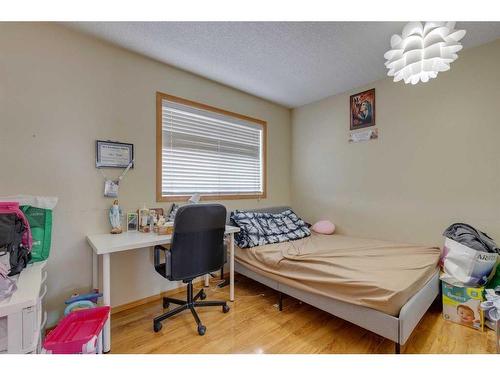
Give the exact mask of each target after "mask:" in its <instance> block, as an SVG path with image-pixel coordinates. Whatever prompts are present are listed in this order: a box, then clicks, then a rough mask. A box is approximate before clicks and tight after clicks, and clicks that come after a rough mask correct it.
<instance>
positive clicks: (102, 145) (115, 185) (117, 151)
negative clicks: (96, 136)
mask: <svg viewBox="0 0 500 375" xmlns="http://www.w3.org/2000/svg"><path fill="white" fill-rule="evenodd" d="M95 164H96V168H98V169H99V172H100V173H101V174H102V176H103V177H104V196H105V197H109V198H117V197H118V189H119V187H120V182H121V180H122V179H123V177H125V175H126V174H127V172H128V171H129V169H130V168H133V167H134V145H133V144H131V143H122V142H112V141H96V163H95ZM101 168H125V170H124V171H123V172H122V174H121V175H120V176H119V177H118V178H117V179H115V180H113V179H110V178H108V177H107V176H106V174H105V173H104V172H103V170H102V169H101Z"/></svg>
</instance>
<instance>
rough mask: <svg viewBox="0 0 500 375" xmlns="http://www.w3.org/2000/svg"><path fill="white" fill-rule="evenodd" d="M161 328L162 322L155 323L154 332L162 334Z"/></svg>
mask: <svg viewBox="0 0 500 375" xmlns="http://www.w3.org/2000/svg"><path fill="white" fill-rule="evenodd" d="M161 327H162V326H161V323H160V322H158V323H153V331H155V332H160V330H161Z"/></svg>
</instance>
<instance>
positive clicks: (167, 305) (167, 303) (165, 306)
mask: <svg viewBox="0 0 500 375" xmlns="http://www.w3.org/2000/svg"><path fill="white" fill-rule="evenodd" d="M169 306H170V302H168V301H167V300H166V299H163V308H164V309H166V308H168V307H169Z"/></svg>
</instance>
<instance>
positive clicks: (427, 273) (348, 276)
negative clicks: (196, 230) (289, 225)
mask: <svg viewBox="0 0 500 375" xmlns="http://www.w3.org/2000/svg"><path fill="white" fill-rule="evenodd" d="M439 253H440V251H439V249H438V248H433V247H423V246H414V245H406V244H396V243H391V242H385V241H378V240H369V239H361V238H353V237H347V236H343V235H338V234H334V235H330V236H327V235H321V234H314V233H313V234H312V235H311V236H310V237H307V238H304V239H301V240H297V241H290V242H284V243H279V244H272V245H265V246H258V247H254V248H250V249H240V248H236V251H235V256H236V260H237V261H238V262H240V263H242V264H243V265H245V266H247V267H248V268H250V269H252V270H254V271H255V272H258V273H261V274H263V275H265V276H268V277H270V278H273V279H275V280H277V281H279V282H282V283H285V284H287V285H289V286H292V287H295V288H299V289H302V290H305V291H308V292H312V293H316V294H320V295H324V296H327V297H331V298H335V299H338V300H341V301H345V302H349V303H353V304H355V305H362V306H366V307H370V308H373V309H376V310H379V311H382V312H385V313H387V314H390V315H394V316H397V315H398V314H399V311H400V309H401V307H402V306H403V305H404V304H405V303H406V302H407V301H408V300H409V299H410V298H411V297H412V296H413V295H414V294H415V293H416V292H417V291H419V290H420V289H421V288H422V287H423V286H424V285H425V283H426V282H427V281H428V280H429V279H430V278H431V276H432V275H433V274H434V273H435V272H436V269H437V263H438V259H439Z"/></svg>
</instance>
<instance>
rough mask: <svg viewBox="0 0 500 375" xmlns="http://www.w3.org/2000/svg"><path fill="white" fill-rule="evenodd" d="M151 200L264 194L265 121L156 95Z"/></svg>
mask: <svg viewBox="0 0 500 375" xmlns="http://www.w3.org/2000/svg"><path fill="white" fill-rule="evenodd" d="M156 106H157V108H156V116H157V144H156V147H157V160H156V163H157V176H156V179H157V186H156V190H157V200H158V201H174V200H185V199H187V198H188V197H190V196H191V195H192V194H194V193H199V194H201V196H202V199H203V198H205V199H239V198H265V196H266V173H265V165H266V158H265V156H266V122H265V121H261V120H257V119H253V118H250V117H247V116H243V115H239V114H236V113H231V112H228V111H225V110H222V109H217V108H213V107H209V106H207V105H204V104H199V103H195V102H192V101H189V100H186V99H181V98H177V97H175V96H171V95H167V94H163V93H157V94H156Z"/></svg>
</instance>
